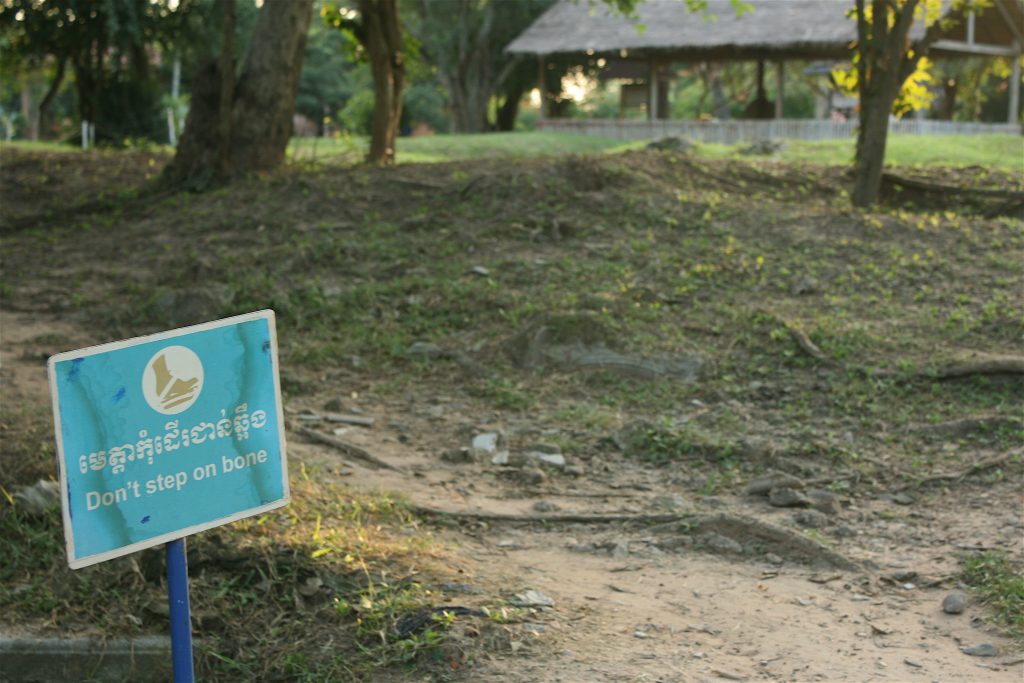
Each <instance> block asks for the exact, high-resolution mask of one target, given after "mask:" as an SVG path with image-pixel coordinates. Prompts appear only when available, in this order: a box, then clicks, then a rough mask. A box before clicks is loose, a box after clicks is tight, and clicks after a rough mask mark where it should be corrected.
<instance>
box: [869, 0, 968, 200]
mask: <svg viewBox="0 0 1024 683" xmlns="http://www.w3.org/2000/svg"><path fill="white" fill-rule="evenodd" d="M866 1H868V0H856V21H857V48H856V49H857V52H858V54H859V60H858V62H857V75H858V88H859V90H860V126H859V128H858V129H857V153H856V158H855V161H854V186H853V196H852V201H853V205H854V206H858V207H865V208H866V207H869V206H872V205H873V204H875V203H877V202H878V196H879V193H880V192H881V189H882V168H883V165H884V164H885V146H886V141H887V139H888V134H889V114H890V112H892V107H893V103H894V102H895V101H896V97H897V96H898V95H899V92H900V88H902V87H903V83H904V81H906V80H907V79H908V78H909V77H910V75H911V74H913V73H914V70H915V69H916V68H917V63H918V60H920V59H921V57H924V56H926V55H927V54H928V49H929V48H930V47H931V45H932V44H933V43H934V42H935V41H936V40H938V39H939V37H940V36H941V35H942V30H943V29H942V23H941V22H935V23H934V24H932V25H931V26H929V27H928V28H927V29H926V30H925V33H924V36H922V37H921V38H920V39H918V40H917V41H915V42H914V43H913V45H908V43H909V40H908V35H909V32H910V27H911V25H912V24H913V20H914V10H915V8H916V7H917V5H918V2H919V0H904V1H903V3H902V4H894V3H893V2H892V0H870V2H871V13H870V17H869V16H868V13H867V12H866V11H865V2H866ZM890 9H891V10H892V12H893V16H892V17H891V21H890V16H889V11H890ZM963 12H964V5H963V4H962V3H959V4H954V5H953V10H952V12H951V13H950V14H949V15H948V16H947V17H946V18H947V19H949V20H952V21H957V20H959V19H961V18H962V17H963ZM908 47H910V48H911V49H910V50H908V49H907V48H908Z"/></svg>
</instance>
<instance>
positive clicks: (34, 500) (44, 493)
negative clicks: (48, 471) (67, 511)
mask: <svg viewBox="0 0 1024 683" xmlns="http://www.w3.org/2000/svg"><path fill="white" fill-rule="evenodd" d="M14 499H15V500H16V501H18V506H19V507H20V508H21V509H22V510H24V511H25V514H26V515H28V516H29V517H42V516H44V515H46V513H47V512H49V511H50V510H51V509H53V508H56V507H60V485H59V484H58V483H57V482H55V481H50V480H49V479H40V480H39V481H37V482H36V483H35V484H33V485H32V486H25V487H22V488H21V489H20V490H18V491H17V492H16V493H15V494H14Z"/></svg>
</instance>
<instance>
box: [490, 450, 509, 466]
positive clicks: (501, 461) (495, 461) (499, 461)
mask: <svg viewBox="0 0 1024 683" xmlns="http://www.w3.org/2000/svg"><path fill="white" fill-rule="evenodd" d="M491 464H492V465H501V466H502V467H504V466H505V465H508V464H509V463H508V451H499V452H498V453H495V454H494V457H492V458H491Z"/></svg>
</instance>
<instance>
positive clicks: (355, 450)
mask: <svg viewBox="0 0 1024 683" xmlns="http://www.w3.org/2000/svg"><path fill="white" fill-rule="evenodd" d="M296 431H297V432H298V433H299V434H302V435H303V436H305V437H307V438H310V439H312V440H313V441H316V442H318V443H322V444H324V445H325V446H331V447H332V448H335V449H337V450H339V451H341V452H342V453H344V454H345V455H347V456H349V457H350V458H354V459H356V460H360V461H362V462H363V463H369V464H371V465H374V466H375V467H381V468H383V469H386V470H391V471H393V472H404V470H402V469H401V468H400V467H395V466H394V465H392V464H391V463H389V462H386V461H384V460H381V459H380V458H378V457H377V456H376V455H374V454H373V453H370V451H368V450H366V449H365V448H362V447H360V446H356V445H355V444H351V443H348V442H347V441H342V440H341V439H336V438H334V437H333V436H328V435H327V434H323V433H322V432H318V431H316V430H315V429H309V428H308V427H299V428H298V429H297V430H296Z"/></svg>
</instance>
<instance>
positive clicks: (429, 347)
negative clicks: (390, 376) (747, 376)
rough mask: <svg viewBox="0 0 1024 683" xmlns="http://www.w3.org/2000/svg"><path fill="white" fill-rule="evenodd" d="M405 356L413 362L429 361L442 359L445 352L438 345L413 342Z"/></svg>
mask: <svg viewBox="0 0 1024 683" xmlns="http://www.w3.org/2000/svg"><path fill="white" fill-rule="evenodd" d="M405 354H406V355H407V356H409V358H412V359H413V360H419V361H428V360H435V359H437V358H440V357H441V356H443V355H444V351H443V350H442V349H441V347H440V346H438V345H437V344H431V343H430V342H424V341H418V342H413V343H412V344H411V345H410V346H409V348H408V349H407V350H406V352H405Z"/></svg>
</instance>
